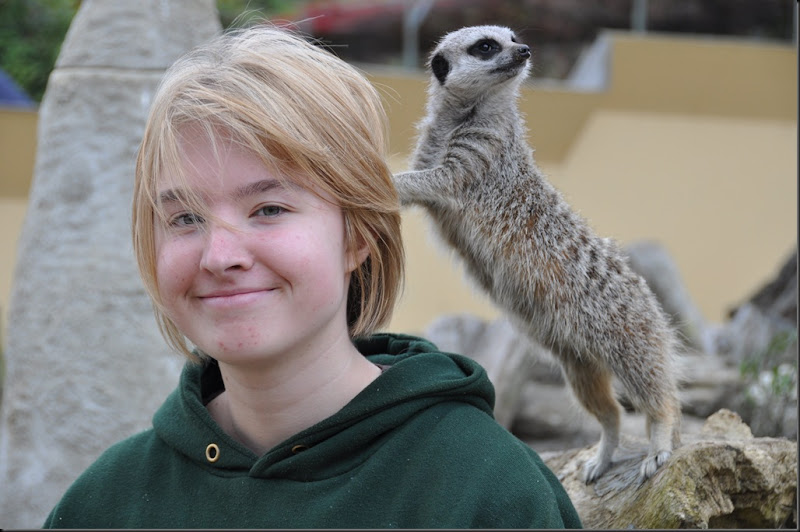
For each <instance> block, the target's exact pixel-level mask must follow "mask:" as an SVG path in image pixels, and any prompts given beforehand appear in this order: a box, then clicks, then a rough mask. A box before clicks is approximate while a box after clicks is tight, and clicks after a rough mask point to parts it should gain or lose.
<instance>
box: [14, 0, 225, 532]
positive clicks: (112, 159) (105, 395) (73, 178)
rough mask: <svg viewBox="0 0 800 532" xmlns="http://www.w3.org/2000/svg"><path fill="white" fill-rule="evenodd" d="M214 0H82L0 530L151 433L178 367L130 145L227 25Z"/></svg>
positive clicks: (51, 105)
mask: <svg viewBox="0 0 800 532" xmlns="http://www.w3.org/2000/svg"><path fill="white" fill-rule="evenodd" d="M220 29H221V28H220V24H219V19H218V16H217V12H216V6H215V3H214V2H213V0H136V1H134V2H131V1H130V0H83V2H81V7H80V9H79V11H78V13H77V14H76V16H75V19H74V20H73V22H72V25H71V27H70V29H69V32H68V33H67V36H66V39H65V41H64V44H63V46H62V49H61V54H60V55H59V58H58V61H57V63H56V68H55V70H54V71H53V73H52V75H51V76H50V80H49V83H48V86H47V92H46V93H45V96H44V100H43V102H42V105H41V107H40V110H39V129H38V150H37V155H36V165H35V169H34V179H33V183H32V187H31V192H30V199H29V208H28V212H27V216H26V219H25V223H24V225H23V229H22V235H21V238H20V245H19V253H18V258H17V264H16V270H15V276H14V285H13V290H12V294H11V303H10V308H9V319H8V333H7V336H8V338H7V344H6V348H5V350H4V351H5V356H6V367H7V374H6V381H5V394H4V397H3V401H2V424H1V425H0V516H2V517H0V521H2V522H0V526H2V527H4V528H38V527H40V526H41V525H42V523H43V522H44V519H45V518H46V517H47V514H48V513H49V511H50V509H51V508H52V507H53V505H55V503H56V502H57V501H58V500H59V499H60V497H61V495H62V494H63V493H64V491H65V490H66V489H67V487H68V486H69V485H70V483H72V481H73V480H74V479H75V478H77V476H78V475H79V474H80V473H81V472H82V471H83V470H84V469H85V468H86V467H87V466H88V465H89V464H90V463H91V462H93V461H94V460H95V459H96V458H97V457H98V455H99V454H100V453H101V452H102V451H103V450H105V449H106V448H108V447H109V446H110V445H111V444H113V443H114V442H116V441H118V440H120V439H122V438H125V437H127V436H129V435H131V434H133V433H135V432H138V431H140V430H143V429H145V428H147V427H148V426H150V420H151V418H152V415H153V413H154V412H155V410H156V409H157V408H158V406H159V405H160V404H161V402H162V401H163V399H164V398H165V397H166V395H167V394H168V393H169V392H170V390H172V389H173V388H174V387H175V385H176V383H177V375H178V373H179V370H180V367H181V366H182V364H183V359H182V357H180V356H179V355H177V354H172V353H170V352H169V350H168V348H167V347H166V344H165V343H164V341H163V340H162V339H161V337H160V335H159V333H158V330H157V327H156V324H155V320H154V318H153V315H152V310H151V306H150V302H149V300H148V298H147V296H146V294H145V292H144V288H143V287H142V284H141V281H140V280H139V276H138V273H137V271H136V265H135V261H134V258H133V252H132V245H131V237H130V203H131V195H132V190H133V173H134V164H135V157H136V151H137V148H138V145H139V141H140V140H141V135H142V130H143V127H144V121H145V118H146V114H147V110H148V108H149V105H150V101H151V99H152V96H153V92H154V90H155V87H156V85H157V83H158V81H159V80H160V78H161V76H162V75H163V71H164V69H165V68H166V67H167V66H169V65H170V64H171V63H172V62H173V61H174V60H175V59H176V58H177V57H178V56H179V55H181V54H182V53H184V52H185V51H187V50H189V49H190V48H192V47H194V46H196V45H197V44H199V43H201V42H203V41H206V40H208V39H209V38H211V37H212V36H214V35H215V34H217V33H218V32H219V31H220Z"/></svg>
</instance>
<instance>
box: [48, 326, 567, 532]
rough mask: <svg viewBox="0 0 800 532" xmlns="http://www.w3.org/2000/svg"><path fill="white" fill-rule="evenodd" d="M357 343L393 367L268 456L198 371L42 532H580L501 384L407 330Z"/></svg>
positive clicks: (80, 483) (102, 462) (71, 494)
mask: <svg viewBox="0 0 800 532" xmlns="http://www.w3.org/2000/svg"><path fill="white" fill-rule="evenodd" d="M356 345H357V346H358V348H359V350H360V351H361V352H362V353H363V354H364V355H365V356H367V357H368V358H369V360H371V361H372V362H374V363H376V364H379V365H386V366H390V367H389V368H388V369H387V370H386V371H384V372H383V374H382V375H381V376H380V377H378V378H377V379H376V380H375V381H374V382H372V383H371V384H370V385H369V386H368V387H367V388H365V389H364V390H363V391H362V392H361V393H360V394H359V395H358V396H357V397H355V398H354V399H353V400H352V401H351V402H350V403H349V404H347V405H346V406H345V407H344V408H342V410H340V411H339V412H338V413H336V414H335V415H333V416H331V417H330V418H328V419H326V420H324V421H322V422H320V423H318V424H316V425H314V426H312V427H310V428H308V429H307V430H304V431H303V432H301V433H299V434H297V435H295V436H294V437H292V438H290V439H288V440H287V441H285V442H284V443H282V444H280V445H278V446H277V447H275V448H273V449H272V450H270V451H269V452H267V453H266V454H264V455H263V456H260V457H259V456H256V455H255V454H254V453H253V452H251V451H250V450H248V449H247V448H245V447H244V446H242V445H241V444H239V443H237V442H236V441H234V440H233V439H232V438H230V437H229V436H228V435H227V434H225V433H224V432H223V431H222V429H220V427H219V426H218V425H217V424H216V423H215V422H214V420H213V419H212V418H211V416H210V415H209V413H208V411H207V410H206V408H205V407H204V406H203V403H204V400H203V399H204V397H205V398H207V397H209V396H210V395H212V394H213V393H214V392H215V391H219V389H220V388H221V379H220V377H219V369H218V367H217V366H216V364H214V363H209V364H206V365H204V366H199V365H194V364H187V365H186V367H185V368H184V371H183V374H182V375H181V380H180V385H179V387H178V389H177V390H175V391H174V392H173V393H172V395H170V396H169V397H168V398H167V400H166V401H165V402H164V405H163V406H162V407H161V408H160V409H159V410H158V412H157V413H156V415H155V416H154V418H153V428H152V429H150V430H148V431H146V432H143V433H141V434H138V435H136V436H133V437H131V438H128V439H126V440H124V441H122V442H120V443H118V444H116V445H115V446H113V447H111V448H110V449H109V450H108V451H106V452H105V453H104V454H103V455H102V456H101V457H100V458H99V459H98V460H97V461H96V462H95V463H94V464H93V465H92V466H91V467H89V469H87V470H86V471H85V472H84V473H83V474H82V475H81V476H80V477H79V478H78V479H77V480H76V481H75V483H74V484H73V485H72V486H71V487H70V488H69V490H68V491H67V493H66V494H65V495H64V497H63V499H62V500H61V502H59V503H58V505H56V507H55V508H54V509H53V511H52V512H51V514H50V516H49V517H48V519H47V521H46V523H45V527H46V528H554V527H556V528H560V527H579V526H580V521H579V520H578V516H577V514H576V513H575V509H574V508H573V507H572V504H571V503H570V501H569V498H568V497H567V494H566V492H565V491H564V489H563V488H562V486H561V484H560V483H559V482H558V480H557V479H556V478H555V476H554V475H553V474H552V472H551V471H550V470H549V469H547V467H546V466H545V465H544V464H543V463H542V461H541V459H540V458H539V456H538V455H537V454H536V453H535V452H533V450H531V449H530V448H529V447H528V446H527V445H525V444H524V443H522V442H521V441H520V440H518V439H517V438H515V437H514V436H512V435H511V434H510V433H509V432H508V431H506V430H505V429H503V428H502V427H501V426H500V425H498V424H497V423H496V422H495V420H494V419H493V417H492V406H493V403H494V390H493V388H492V385H491V383H490V382H489V380H488V378H487V376H486V373H485V371H484V370H483V369H482V368H481V367H480V366H479V365H478V364H476V363H475V362H473V361H472V360H470V359H468V358H466V357H462V356H459V355H451V354H444V353H441V352H439V351H438V350H437V349H436V348H435V346H433V345H432V344H431V343H429V342H427V341H425V340H421V339H418V338H414V337H410V336H401V335H388V334H382V335H376V336H373V337H370V338H368V339H364V340H360V341H358V342H357V343H356ZM210 444H216V446H217V448H218V449H219V451H218V456H216V461H214V462H212V461H210V460H209V459H208V458H207V452H206V450H207V448H208V446H209V445H210ZM209 454H211V455H212V456H211V458H212V459H213V458H215V456H214V452H210V453H209Z"/></svg>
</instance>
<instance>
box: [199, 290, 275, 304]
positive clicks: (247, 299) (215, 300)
mask: <svg viewBox="0 0 800 532" xmlns="http://www.w3.org/2000/svg"><path fill="white" fill-rule="evenodd" d="M273 290H275V288H234V289H230V290H217V291H214V292H209V293H207V294H205V295H201V296H198V299H200V300H201V301H202V302H203V303H206V304H210V305H214V306H238V305H246V304H248V303H252V302H254V301H256V300H258V299H260V298H261V297H262V296H264V295H265V294H268V293H270V292H272V291H273Z"/></svg>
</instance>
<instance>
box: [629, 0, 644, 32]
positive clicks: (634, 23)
mask: <svg viewBox="0 0 800 532" xmlns="http://www.w3.org/2000/svg"><path fill="white" fill-rule="evenodd" d="M631 30H633V31H635V32H639V33H644V32H646V31H647V0H633V5H632V6H631Z"/></svg>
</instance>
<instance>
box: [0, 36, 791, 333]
mask: <svg viewBox="0 0 800 532" xmlns="http://www.w3.org/2000/svg"><path fill="white" fill-rule="evenodd" d="M606 37H607V38H608V39H609V40H610V56H609V70H608V74H609V76H608V84H607V87H606V88H605V89H604V90H601V91H596V92H586V91H583V92H581V91H572V90H569V89H567V88H566V87H564V86H563V85H558V84H552V83H542V82H537V81H536V80H534V81H532V82H531V83H529V84H527V85H526V87H525V88H524V90H523V94H522V96H521V100H520V105H521V108H522V110H523V113H524V114H525V116H526V118H527V122H528V126H529V129H530V141H531V144H532V145H533V146H534V147H535V149H536V152H535V154H536V158H537V160H538V162H539V164H540V166H541V167H542V169H543V170H544V171H545V172H546V173H547V174H548V176H549V177H550V180H551V181H552V183H553V184H554V185H555V186H556V187H557V188H559V189H560V190H561V191H562V192H563V193H564V195H565V197H566V198H567V199H568V200H569V201H570V203H571V204H572V205H573V207H574V208H575V209H577V210H578V211H579V212H580V213H582V214H583V215H584V216H585V217H586V218H587V219H588V220H589V222H590V224H591V225H592V226H593V227H594V228H595V229H596V231H597V232H598V233H599V234H601V235H602V236H609V237H613V238H616V239H617V240H618V241H619V242H620V243H622V244H626V243H628V242H631V241H634V240H639V239H652V240H656V241H659V242H661V243H662V244H663V245H665V246H666V247H667V249H668V250H669V251H670V253H671V254H672V256H673V257H674V258H675V260H676V262H677V264H678V267H679V268H680V270H681V273H682V275H683V277H684V280H685V281H686V284H687V286H688V288H689V291H690V293H691V294H692V295H693V297H694V299H695V301H696V302H697V304H698V305H699V306H700V309H701V310H702V312H703V313H704V314H705V316H706V318H707V319H709V320H711V321H722V320H723V319H724V316H725V312H726V310H727V309H728V308H729V307H730V306H732V305H734V304H736V303H737V302H739V301H741V300H742V299H744V298H745V297H747V296H748V295H749V294H750V293H751V292H752V291H753V290H755V289H756V288H758V287H759V286H760V285H761V284H762V283H763V282H765V281H766V280H767V279H768V278H769V277H770V276H771V275H773V274H774V273H775V271H776V269H777V267H778V266H779V265H780V263H781V262H782V261H783V260H784V259H785V258H786V256H787V254H788V253H789V252H790V251H791V250H792V249H793V247H794V245H795V243H796V241H797V230H796V228H797V50H796V48H794V47H791V46H782V45H775V44H764V43H758V42H743V41H734V40H725V39H712V38H690V37H670V36H661V35H654V34H647V35H646V36H636V35H632V34H627V33H619V32H611V33H608V34H607V35H606ZM534 59H535V54H534ZM363 68H364V69H365V70H366V71H367V73H368V75H369V76H370V78H371V80H372V81H373V82H374V83H375V84H376V85H377V86H378V88H379V90H381V92H382V94H383V95H384V97H385V102H386V107H387V111H388V113H389V118H390V127H391V140H392V146H391V150H392V153H393V158H392V167H393V169H394V170H395V171H402V170H405V169H406V165H407V163H406V159H407V155H408V152H409V151H410V149H411V148H412V146H413V142H414V139H413V137H414V135H415V129H414V124H415V123H416V122H417V121H418V120H419V119H420V118H421V117H422V113H423V111H424V102H425V91H426V84H427V81H426V78H425V76H423V75H408V74H402V73H398V72H396V71H387V70H384V69H380V68H376V67H363ZM534 72H535V67H534ZM22 116H26V118H20V117H22ZM34 146H35V114H31V113H27V114H26V113H21V112H6V111H3V110H0V172H2V174H0V224H2V225H1V226H0V227H2V230H0V309H2V312H3V318H2V320H3V324H4V323H5V317H6V315H7V309H8V295H9V292H10V286H11V276H12V271H13V267H14V258H15V249H16V239H17V236H18V234H19V231H20V228H21V224H22V219H23V216H24V212H25V202H26V195H27V189H28V186H29V180H30V175H31V174H32V167H33V150H34ZM403 219H404V229H403V231H404V236H405V241H406V248H407V255H408V262H407V282H406V289H405V292H404V295H403V298H402V300H401V301H400V305H399V306H398V309H397V312H396V313H395V317H394V319H393V321H392V323H391V327H390V328H391V329H392V330H395V331H402V332H412V333H414V332H417V333H418V332H421V331H423V330H424V329H425V328H426V327H427V326H428V324H429V323H430V322H431V321H432V320H433V319H435V318H436V317H437V316H440V315H442V314H447V313H459V312H468V313H472V314H477V315H479V316H482V317H486V318H493V317H496V316H497V315H498V314H497V312H496V310H495V309H494V308H493V307H492V305H491V304H490V303H489V302H488V301H487V300H486V299H485V298H484V297H483V296H482V295H481V294H479V293H478V292H476V291H475V290H473V288H472V287H471V285H470V284H469V283H468V282H467V281H466V280H465V278H464V276H463V273H462V271H461V268H460V266H459V265H458V262H457V261H456V260H454V259H453V257H452V254H451V253H450V252H449V250H447V249H445V248H444V247H443V246H442V245H439V244H438V243H437V242H436V241H435V239H434V238H433V236H432V234H431V231H430V229H429V226H428V223H427V220H426V217H425V215H424V213H423V212H422V211H421V210H419V209H411V210H408V211H406V212H405V213H404V215H403Z"/></svg>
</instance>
